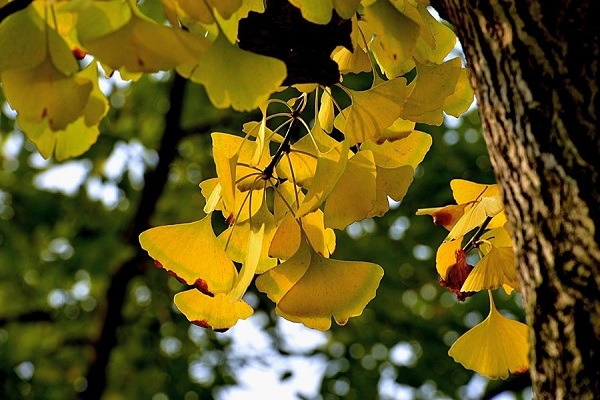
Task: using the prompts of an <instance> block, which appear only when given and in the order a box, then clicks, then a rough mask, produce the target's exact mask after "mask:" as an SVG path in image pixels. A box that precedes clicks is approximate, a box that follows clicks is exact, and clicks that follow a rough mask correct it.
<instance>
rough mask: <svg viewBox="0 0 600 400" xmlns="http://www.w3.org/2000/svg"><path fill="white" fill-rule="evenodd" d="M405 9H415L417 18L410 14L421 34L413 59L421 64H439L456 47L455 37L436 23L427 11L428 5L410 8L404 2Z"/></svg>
mask: <svg viewBox="0 0 600 400" xmlns="http://www.w3.org/2000/svg"><path fill="white" fill-rule="evenodd" d="M404 4H405V7H406V8H409V9H410V8H412V7H416V10H417V12H418V14H419V17H420V18H418V17H416V16H415V15H414V14H412V13H411V14H410V16H411V18H412V19H413V20H415V21H416V22H417V23H418V24H419V26H420V27H421V30H420V32H421V34H420V35H419V39H418V40H417V43H416V45H415V51H414V57H415V59H416V60H417V61H419V62H420V63H422V64H427V63H435V64H441V63H442V62H443V61H444V59H445V58H446V56H447V55H448V54H449V53H450V52H451V51H452V49H454V46H455V45H456V41H457V38H456V35H455V34H454V32H453V31H452V29H450V28H448V27H447V26H446V25H444V24H443V23H442V22H441V21H438V20H437V19H436V18H435V17H434V16H433V15H431V14H430V13H429V11H428V10H427V6H428V4H423V3H417V4H416V5H415V6H412V5H411V4H410V3H409V2H405V3H404Z"/></svg>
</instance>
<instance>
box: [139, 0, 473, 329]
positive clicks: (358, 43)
mask: <svg viewBox="0 0 600 400" xmlns="http://www.w3.org/2000/svg"><path fill="white" fill-rule="evenodd" d="M164 3H165V5H166V7H167V10H169V18H170V20H171V21H172V22H175V21H183V22H184V24H185V25H186V26H189V27H191V31H192V32H193V31H195V30H197V29H200V31H205V32H209V36H210V35H213V36H214V35H216V39H215V40H214V41H213V42H212V44H211V45H210V47H209V48H208V50H207V51H206V52H205V53H204V54H203V58H202V59H201V62H198V63H196V64H194V63H191V64H185V65H180V66H178V67H177V70H178V72H179V73H181V74H182V75H184V76H186V77H189V78H190V79H192V80H194V81H196V82H198V83H201V84H203V85H204V86H205V87H206V90H207V93H208V95H209V97H210V99H211V100H212V102H213V103H214V104H215V105H216V106H218V107H229V106H232V107H234V108H236V109H242V110H246V109H252V108H256V107H260V108H261V111H262V112H263V119H262V121H260V122H251V123H247V124H246V125H245V126H244V128H243V132H242V134H244V135H245V136H244V137H242V136H236V135H231V134H226V133H220V132H214V133H213V134H212V141H213V158H214V161H215V166H216V172H217V177H216V178H212V179H208V180H206V181H204V182H202V183H201V184H200V187H201V190H202V194H203V195H204V197H205V199H206V207H205V209H204V211H205V212H206V214H207V216H206V217H205V218H204V219H202V220H201V221H198V222H193V223H190V224H181V225H171V226H162V227H156V228H153V229H150V230H148V231H146V232H144V233H142V235H141V236H140V243H141V245H142V247H143V248H144V249H146V250H147V251H148V253H149V254H150V256H151V257H152V258H154V259H155V260H156V261H157V263H158V265H160V266H161V267H163V268H165V269H166V270H168V271H169V272H170V273H171V274H172V275H175V276H176V277H178V278H179V279H180V280H181V281H182V282H185V283H186V284H188V285H193V286H195V288H194V289H190V290H187V291H185V292H182V293H179V294H178V295H176V297H175V303H176V304H177V306H178V307H179V309H180V310H181V311H182V312H183V313H184V314H185V315H186V316H187V318H188V319H189V320H190V321H192V322H193V323H195V324H197V325H200V326H204V327H210V328H212V329H215V330H225V329H228V328H229V327H231V326H232V325H233V324H234V323H235V322H236V321H237V320H239V319H244V318H247V317H248V316H249V315H250V314H251V313H252V311H251V309H250V308H249V306H248V305H247V304H246V303H245V302H244V301H243V295H244V293H245V292H246V290H247V288H248V287H249V285H250V284H251V283H252V281H253V280H254V279H255V284H256V287H257V289H258V290H260V291H262V292H264V293H265V294H266V295H267V296H268V298H269V299H271V300H272V301H273V302H274V303H275V304H276V308H275V309H276V312H277V314H278V315H280V316H282V317H284V318H287V319H288V320H290V321H294V322H300V323H303V324H304V325H306V326H308V327H311V328H315V329H320V330H325V329H328V328H329V327H330V326H331V318H333V319H334V320H335V321H336V322H337V323H338V324H340V325H343V324H345V323H346V322H347V321H348V319H349V318H351V317H354V316H357V315H360V314H361V313H362V310H363V309H364V308H365V306H366V305H367V303H368V302H369V301H370V300H371V299H372V298H373V297H374V296H375V291H376V289H377V287H378V284H379V281H380V280H381V278H382V276H383V270H382V268H381V267H380V266H378V265H375V264H372V263H366V262H358V261H355V262H353V261H338V260H333V259H331V258H330V256H331V255H332V253H333V252H334V250H335V231H334V229H344V228H345V227H347V226H348V225H349V224H351V223H353V222H355V221H360V220H363V219H365V218H370V217H375V216H381V215H383V214H385V213H386V212H387V211H388V210H389V201H390V199H393V200H395V201H400V200H401V199H402V198H403V197H404V195H405V194H406V192H407V190H408V187H409V186H410V184H411V183H412V179H413V174H414V169H415V168H416V167H417V166H418V164H419V163H420V162H421V161H422V160H423V158H424V157H425V154H426V153H427V151H428V150H429V147H430V146H431V138H430V136H429V135H427V134H425V133H423V132H421V131H419V130H416V129H415V125H416V123H418V122H421V123H428V124H440V123H441V122H442V120H443V114H444V112H446V113H452V114H453V115H459V114H460V113H462V112H464V111H466V109H467V108H468V107H469V105H470V104H471V101H472V98H473V93H472V92H471V91H470V89H469V85H468V84H467V81H466V78H467V76H466V73H465V70H464V68H462V66H461V63H460V60H459V59H457V58H455V59H452V60H449V61H444V60H445V58H446V57H447V56H448V54H449V52H450V51H451V50H452V49H453V47H454V45H455V43H456V38H455V36H454V34H453V33H452V31H450V30H449V29H448V28H446V27H445V26H444V25H443V24H441V23H440V22H438V21H437V20H435V19H434V18H433V17H432V16H431V15H430V14H429V12H428V11H427V9H426V7H425V5H424V4H422V3H414V2H411V1H395V2H394V3H393V4H392V3H390V2H388V1H387V0H379V1H376V2H372V1H370V2H362V5H361V2H360V1H358V0H357V1H349V2H341V1H329V2H327V1H325V2H322V1H293V0H292V1H291V3H292V4H294V5H295V6H297V7H299V8H300V10H301V11H302V15H303V16H304V18H306V19H308V20H309V21H312V22H315V23H320V24H325V23H328V22H329V21H330V20H331V17H332V13H333V12H334V10H335V12H337V13H338V14H339V15H340V16H341V17H342V18H347V19H348V18H351V19H352V27H353V29H352V41H353V47H354V52H350V51H349V50H347V49H346V48H343V47H338V48H337V49H335V50H334V52H333V53H332V58H333V59H334V60H335V61H336V62H337V63H338V65H339V67H340V73H341V76H343V75H344V74H347V73H358V72H370V73H372V75H373V83H372V86H371V87H370V88H369V89H367V90H353V89H350V88H348V87H345V86H343V85H341V84H338V85H336V86H337V87H338V88H340V89H341V90H342V92H341V93H342V95H341V96H339V97H341V98H339V97H338V98H334V95H333V91H332V89H333V88H332V87H322V86H316V85H303V86H302V88H299V89H300V90H301V94H300V95H299V96H298V97H296V98H292V99H290V100H289V101H288V103H287V104H288V105H287V107H288V108H289V113H287V117H288V120H287V122H286V123H284V124H282V125H280V126H279V127H277V128H275V130H274V131H272V130H271V129H269V127H268V126H267V125H268V124H267V121H268V120H270V118H271V117H270V116H268V112H267V111H268V108H269V107H270V105H271V104H273V103H276V102H278V101H275V100H273V101H267V99H268V97H269V96H270V94H271V93H272V92H273V91H275V90H277V88H278V86H279V85H280V84H281V82H282V81H283V79H284V78H285V75H286V69H285V65H283V64H282V63H281V62H280V61H279V60H275V59H271V58H269V57H264V56H260V55H257V54H253V53H251V52H248V51H244V50H241V49H240V48H239V47H237V46H236V44H235V40H232V37H233V38H235V34H234V33H235V31H236V29H235V28H234V26H235V24H232V23H229V22H225V21H230V20H232V19H233V20H236V18H238V19H239V17H240V16H241V15H246V14H247V12H248V11H249V10H259V11H261V10H260V9H259V7H258V6H256V5H255V4H254V3H253V2H249V3H248V5H246V6H245V8H244V7H242V6H241V2H224V3H214V4H213V3H212V2H210V1H209V2H207V3H206V4H205V5H204V6H202V7H197V6H195V5H193V4H192V3H191V2H188V1H184V0H164ZM194 4H195V3H194ZM261 4H262V2H261ZM267 4H268V3H267ZM205 6H210V8H212V10H211V9H209V8H207V7H205ZM255 6H256V7H255ZM267 6H268V5H267ZM359 11H360V14H359V13H358V12H359ZM213 25H214V26H213ZM198 26H200V28H198ZM232 60H236V61H237V62H236V63H235V64H234V63H232ZM371 60H375V62H374V63H372V62H371ZM239 63H241V65H243V67H240V64H239ZM411 71H412V72H413V76H416V77H413V78H412V79H410V81H409V80H408V79H407V78H406V77H405V76H404V75H406V74H407V73H408V72H411ZM309 96H310V97H312V100H314V104H315V109H314V114H313V115H314V116H315V118H314V122H312V123H311V124H308V123H306V122H304V120H303V119H302V116H301V112H302V110H303V109H304V107H305V105H306V104H307V103H308V101H307V99H308V98H309ZM344 100H345V101H346V102H348V100H349V106H347V107H346V108H343V109H342V108H341V107H340V106H339V104H340V102H341V101H344ZM284 114H285V113H284ZM277 115H278V116H281V115H282V113H279V114H277ZM285 125H288V126H289V128H288V129H289V130H290V131H288V133H287V134H285V135H282V134H281V133H280V130H281V129H282V128H283V127H284V126H285ZM298 125H300V126H298ZM334 129H335V130H337V131H339V132H341V133H342V134H343V139H341V140H339V139H338V140H335V139H333V138H332V136H330V134H331V133H332V132H333V130H334ZM299 130H300V131H304V135H299V134H298V131H299ZM291 131H293V132H291ZM292 136H294V137H299V139H298V140H291V137H292ZM275 149H277V150H275ZM218 212H220V213H221V214H222V217H223V218H224V219H225V221H226V223H227V225H228V227H227V228H226V229H225V230H223V231H222V232H218V233H215V231H214V230H212V225H211V222H210V221H211V220H212V218H213V217H212V216H213V214H215V213H218ZM194 232H195V233H194ZM217 250H218V251H217ZM235 266H238V267H237V268H236V267H235ZM217 276H218V277H220V279H222V281H220V282H216V281H215V277H217Z"/></svg>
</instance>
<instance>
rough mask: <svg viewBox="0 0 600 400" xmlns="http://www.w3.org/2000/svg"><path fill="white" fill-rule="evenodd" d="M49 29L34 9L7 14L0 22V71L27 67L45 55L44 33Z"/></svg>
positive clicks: (28, 8) (38, 61) (33, 64)
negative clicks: (0, 22)
mask: <svg viewBox="0 0 600 400" xmlns="http://www.w3.org/2000/svg"><path fill="white" fill-rule="evenodd" d="M48 30H50V27H49V26H48V25H46V23H45V22H44V20H43V19H42V18H41V17H40V16H39V14H38V13H37V12H36V11H35V10H34V8H33V7H27V8H25V9H24V10H22V11H20V12H17V13H13V14H12V15H9V16H8V17H7V18H6V19H5V20H4V21H2V24H0V73H2V72H3V71H6V70H9V69H29V68H33V67H35V66H36V65H38V64H40V63H41V62H42V61H44V58H45V57H46V49H47V47H46V45H45V43H46V34H45V32H46V31H48Z"/></svg>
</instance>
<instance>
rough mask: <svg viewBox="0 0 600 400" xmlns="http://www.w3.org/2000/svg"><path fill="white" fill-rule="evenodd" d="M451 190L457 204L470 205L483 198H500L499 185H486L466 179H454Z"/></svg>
mask: <svg viewBox="0 0 600 400" xmlns="http://www.w3.org/2000/svg"><path fill="white" fill-rule="evenodd" d="M450 188H451V189H452V196H453V197H454V200H455V201H456V204H464V203H470V202H473V201H476V200H479V199H480V198H481V197H490V196H498V195H499V194H500V190H499V188H498V185H497V184H493V185H486V184H482V183H475V182H470V181H467V180H464V179H453V180H452V181H450Z"/></svg>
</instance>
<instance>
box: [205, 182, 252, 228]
mask: <svg viewBox="0 0 600 400" xmlns="http://www.w3.org/2000/svg"><path fill="white" fill-rule="evenodd" d="M200 189H201V191H202V195H203V196H204V198H205V199H206V206H205V207H204V210H205V212H206V213H207V214H208V213H210V212H212V211H215V210H218V211H221V212H222V213H223V217H224V218H225V220H226V221H227V224H228V225H229V224H231V223H233V222H234V220H235V222H236V223H241V222H243V221H246V220H247V219H248V218H251V217H252V216H253V215H255V214H256V213H257V212H258V210H259V209H260V207H261V206H262V200H263V197H264V189H257V190H253V191H252V192H250V191H248V192H245V193H244V192H241V191H240V190H239V189H237V187H236V188H234V199H235V201H234V205H233V207H232V208H230V206H229V205H228V206H225V203H224V201H223V197H222V186H221V184H220V183H219V179H218V178H211V179H206V180H204V181H202V182H201V183H200ZM250 196H252V198H253V199H254V200H253V201H250Z"/></svg>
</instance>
